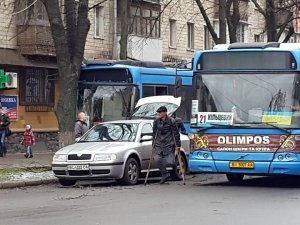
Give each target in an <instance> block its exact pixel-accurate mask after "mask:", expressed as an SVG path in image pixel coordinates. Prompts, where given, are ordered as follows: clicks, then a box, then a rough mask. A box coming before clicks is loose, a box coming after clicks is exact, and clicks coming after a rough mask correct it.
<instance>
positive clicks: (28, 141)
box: [21, 125, 35, 158]
mask: <svg viewBox="0 0 300 225" xmlns="http://www.w3.org/2000/svg"><path fill="white" fill-rule="evenodd" d="M21 144H22V145H24V146H25V148H26V149H25V150H26V153H25V154H24V156H25V158H32V157H33V154H32V146H33V145H34V144H35V138H34V135H33V132H32V127H31V125H26V130H25V132H24V134H23V137H22V140H21Z"/></svg>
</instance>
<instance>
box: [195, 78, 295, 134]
mask: <svg viewBox="0 0 300 225" xmlns="http://www.w3.org/2000/svg"><path fill="white" fill-rule="evenodd" d="M195 82H196V85H195V88H196V90H194V91H195V92H194V99H195V100H194V102H195V101H196V108H198V112H195V111H196V109H195V106H194V108H193V109H192V111H193V112H192V117H193V118H194V122H191V124H192V125H193V126H194V127H195V126H197V127H200V126H202V124H205V122H203V121H201V119H202V118H200V117H199V115H201V112H204V113H203V114H204V115H205V113H206V116H208V117H206V118H205V119H206V120H205V121H206V122H209V121H217V122H218V121H222V120H223V122H224V121H225V122H226V120H228V121H230V120H231V122H228V123H230V124H247V123H248V124H251V123H252V124H260V125H259V126H266V125H267V123H269V124H274V125H277V126H280V127H286V128H299V127H300V74H292V73H286V74H283V73H276V74H249V73H248V74H245V73H235V74H196V76H195ZM222 113H223V115H222ZM196 114H198V115H196ZM193 123H194V124H193ZM211 123H213V122H211ZM253 126H254V125H253Z"/></svg>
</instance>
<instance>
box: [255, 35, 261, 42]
mask: <svg viewBox="0 0 300 225" xmlns="http://www.w3.org/2000/svg"><path fill="white" fill-rule="evenodd" d="M254 42H260V36H259V34H255V35H254Z"/></svg>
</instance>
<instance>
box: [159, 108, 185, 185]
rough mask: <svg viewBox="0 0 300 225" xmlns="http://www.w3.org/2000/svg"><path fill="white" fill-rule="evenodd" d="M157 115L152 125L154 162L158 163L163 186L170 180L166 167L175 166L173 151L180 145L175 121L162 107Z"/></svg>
mask: <svg viewBox="0 0 300 225" xmlns="http://www.w3.org/2000/svg"><path fill="white" fill-rule="evenodd" d="M157 113H158V118H157V119H156V120H155V121H154V123H153V148H154V160H155V161H157V163H158V168H159V170H160V173H161V175H162V178H161V180H160V183H161V184H163V183H165V182H167V181H169V180H171V177H170V173H169V172H168V170H167V166H172V167H174V166H175V151H178V148H180V147H181V143H180V134H179V131H178V128H177V125H176V121H175V119H173V118H172V117H169V116H168V113H167V108H166V107H165V106H162V107H160V108H159V109H158V110H157ZM175 148H177V149H175Z"/></svg>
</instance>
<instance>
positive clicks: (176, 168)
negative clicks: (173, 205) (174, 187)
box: [170, 155, 187, 181]
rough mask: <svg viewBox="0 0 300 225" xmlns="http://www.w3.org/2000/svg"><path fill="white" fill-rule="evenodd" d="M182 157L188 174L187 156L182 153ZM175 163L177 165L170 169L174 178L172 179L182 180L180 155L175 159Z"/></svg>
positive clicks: (183, 165)
mask: <svg viewBox="0 0 300 225" xmlns="http://www.w3.org/2000/svg"><path fill="white" fill-rule="evenodd" d="M181 159H182V168H183V169H184V171H185V174H186V171H187V163H186V160H185V157H183V156H182V155H181ZM175 164H176V166H174V167H173V169H172V170H171V171H170V175H171V178H172V180H175V181H178V180H182V174H181V171H180V167H179V161H178V157H176V159H175Z"/></svg>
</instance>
